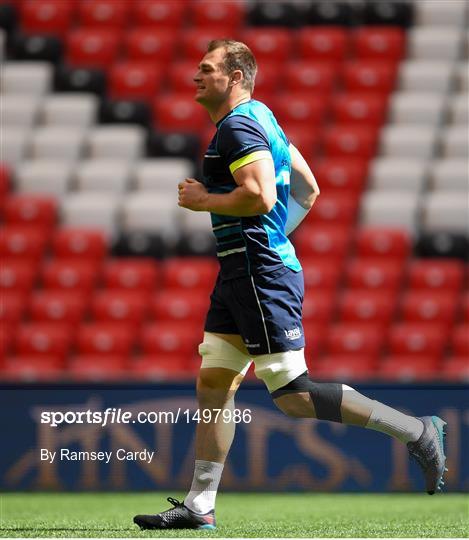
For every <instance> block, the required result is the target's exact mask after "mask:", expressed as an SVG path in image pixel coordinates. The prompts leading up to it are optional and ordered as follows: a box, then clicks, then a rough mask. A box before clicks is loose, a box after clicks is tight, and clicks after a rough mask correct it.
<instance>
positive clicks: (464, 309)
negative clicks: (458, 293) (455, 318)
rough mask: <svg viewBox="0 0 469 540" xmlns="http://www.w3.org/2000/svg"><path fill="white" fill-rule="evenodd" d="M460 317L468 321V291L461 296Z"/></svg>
mask: <svg viewBox="0 0 469 540" xmlns="http://www.w3.org/2000/svg"><path fill="white" fill-rule="evenodd" d="M461 309H462V318H463V320H464V321H465V322H469V291H466V292H465V293H464V294H463V297H462V303H461Z"/></svg>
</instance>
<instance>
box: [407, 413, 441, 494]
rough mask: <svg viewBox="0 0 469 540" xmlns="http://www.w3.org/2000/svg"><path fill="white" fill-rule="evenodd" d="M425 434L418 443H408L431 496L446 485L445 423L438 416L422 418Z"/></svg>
mask: <svg viewBox="0 0 469 540" xmlns="http://www.w3.org/2000/svg"><path fill="white" fill-rule="evenodd" d="M419 420H421V421H422V422H423V433H422V435H420V438H419V439H418V441H415V442H409V443H407V448H408V450H409V453H410V455H411V456H412V457H413V458H414V459H415V460H416V461H417V463H418V464H419V465H420V467H421V468H422V471H423V475H424V477H425V484H426V490H427V493H428V494H429V495H433V494H434V493H435V491H441V486H443V485H444V482H443V474H444V472H445V471H447V470H448V469H446V468H445V463H446V456H445V436H446V433H445V431H444V427H445V426H446V422H444V421H443V420H442V419H441V418H438V416H422V417H421V418H419Z"/></svg>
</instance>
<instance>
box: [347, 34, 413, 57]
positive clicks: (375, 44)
mask: <svg viewBox="0 0 469 540" xmlns="http://www.w3.org/2000/svg"><path fill="white" fill-rule="evenodd" d="M352 41H353V48H354V51H355V55H356V57H357V58H359V59H363V60H364V59H366V60H384V61H395V62H397V61H399V60H400V59H401V58H402V56H403V54H404V52H405V30H404V29H403V28H398V27H386V26H362V27H361V28H358V29H357V30H355V32H354V33H353V34H352Z"/></svg>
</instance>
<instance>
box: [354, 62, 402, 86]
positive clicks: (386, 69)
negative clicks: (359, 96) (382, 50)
mask: <svg viewBox="0 0 469 540" xmlns="http://www.w3.org/2000/svg"><path fill="white" fill-rule="evenodd" d="M396 72H397V64H396V62H394V61H391V62H383V61H380V60H355V61H350V62H346V64H345V66H344V70H343V80H344V86H345V89H346V90H347V91H348V92H365V91H366V92H381V93H389V92H391V91H392V90H393V89H394V85H395V81H396Z"/></svg>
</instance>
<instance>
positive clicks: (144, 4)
mask: <svg viewBox="0 0 469 540" xmlns="http://www.w3.org/2000/svg"><path fill="white" fill-rule="evenodd" d="M133 11H134V21H135V24H136V25H138V26H148V27H151V28H152V29H155V30H160V29H165V30H170V31H171V32H173V33H174V32H177V30H178V29H179V27H180V26H181V24H182V22H183V21H184V19H185V17H186V13H187V6H186V3H185V2H183V1H181V2H172V1H170V0H166V1H165V0H137V2H135V3H134V4H133Z"/></svg>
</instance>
